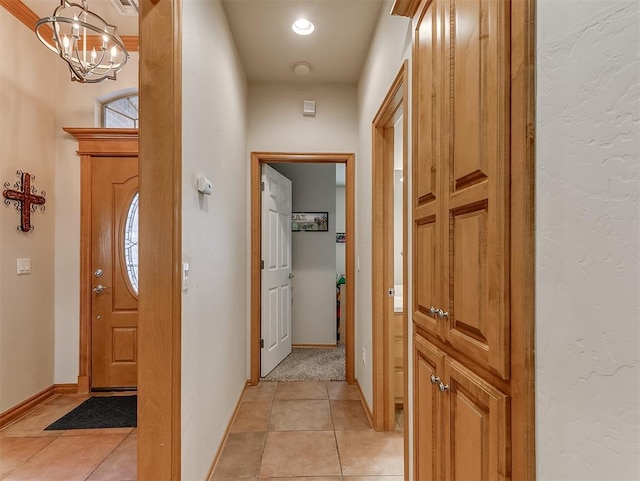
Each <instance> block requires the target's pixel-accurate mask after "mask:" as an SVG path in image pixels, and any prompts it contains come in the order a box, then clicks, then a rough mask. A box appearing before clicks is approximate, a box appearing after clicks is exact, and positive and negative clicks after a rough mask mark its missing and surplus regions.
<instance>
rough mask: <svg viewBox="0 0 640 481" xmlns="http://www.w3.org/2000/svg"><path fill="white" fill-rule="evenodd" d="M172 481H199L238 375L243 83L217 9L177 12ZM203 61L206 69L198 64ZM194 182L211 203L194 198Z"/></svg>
mask: <svg viewBox="0 0 640 481" xmlns="http://www.w3.org/2000/svg"><path fill="white" fill-rule="evenodd" d="M183 16H184V25H185V26H188V28H184V29H183V30H182V33H183V39H182V41H183V44H182V49H183V50H182V55H183V57H182V61H183V64H182V68H183V72H184V74H183V77H182V89H183V90H182V101H183V105H182V107H183V126H182V134H183V142H182V149H183V157H182V250H183V259H184V261H185V262H189V264H190V271H189V273H190V275H189V278H190V279H189V282H190V287H189V289H188V290H187V291H184V292H183V296H182V476H181V479H182V480H184V481H195V480H202V479H205V476H206V473H207V470H208V469H209V467H210V465H211V462H212V461H213V457H214V456H215V453H216V450H217V449H218V446H219V445H220V443H221V442H222V438H223V436H224V432H225V429H226V427H227V424H228V423H229V421H230V420H231V415H232V414H233V411H234V408H235V406H236V403H237V402H238V399H239V397H240V393H241V392H242V389H243V388H244V386H245V383H246V379H247V377H246V372H247V350H246V347H247V336H248V333H247V329H246V326H247V317H246V314H247V303H248V289H247V257H246V255H245V252H246V251H245V246H246V243H247V240H248V232H247V217H246V216H247V202H246V199H247V192H246V185H247V174H248V166H249V162H248V159H247V156H246V143H245V132H246V123H245V119H246V89H247V86H246V80H245V76H244V71H243V70H242V66H241V65H240V62H239V60H238V55H237V52H236V49H235V46H234V43H233V40H232V38H231V34H230V32H229V27H228V25H227V20H226V16H225V14H224V11H223V9H222V6H221V4H220V2H219V0H216V1H209V0H208V1H206V2H205V1H189V2H184V3H183ZM205 52H206V55H207V57H208V58H210V59H211V61H207V62H203V61H202V60H203V53H205ZM199 174H202V175H205V176H207V177H208V178H209V179H210V180H211V181H212V182H213V194H212V195H210V196H207V195H203V194H199V193H198V192H197V190H196V179H197V176H198V175H199Z"/></svg>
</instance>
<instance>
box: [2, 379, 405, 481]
mask: <svg viewBox="0 0 640 481" xmlns="http://www.w3.org/2000/svg"><path fill="white" fill-rule="evenodd" d="M94 395H95V394H94ZM106 395H109V394H106ZM87 398H88V396H84V395H71V394H68V395H58V396H55V397H53V398H52V399H51V400H49V401H47V402H46V403H45V404H43V405H41V406H39V407H38V408H36V409H35V410H33V411H31V412H30V413H29V414H27V415H26V416H24V417H23V418H21V419H19V420H18V421H16V422H15V423H13V424H11V425H9V426H7V427H6V428H4V429H3V430H2V431H0V453H1V456H0V480H3V481H5V480H6V481H17V480H24V481H38V480H47V481H90V480H91V481H133V480H135V479H136V438H137V432H136V431H137V430H136V429H132V428H119V429H92V430H68V431H43V429H44V428H45V427H46V426H48V425H49V424H51V423H52V422H53V421H55V420H56V419H58V418H59V417H61V416H63V415H64V414H66V413H67V412H69V411H71V410H72V409H74V408H75V407H76V406H78V405H79V404H80V403H82V402H83V401H84V400H85V399H87ZM397 429H398V431H397V432H393V433H376V432H375V431H373V429H371V424H370V421H369V419H368V418H367V415H366V412H365V410H364V408H363V405H362V402H361V400H360V395H359V392H358V389H357V387H355V386H349V385H347V384H346V383H344V382H340V381H327V382H324V381H302V382H263V383H261V384H260V385H258V386H255V387H248V388H246V390H245V392H244V395H243V397H242V401H241V403H240V405H239V408H238V412H237V415H236V418H235V420H234V422H233V424H232V425H231V428H230V430H229V437H228V439H227V441H226V443H225V445H224V446H223V448H222V450H221V454H220V459H219V460H218V463H217V466H216V469H215V471H214V473H213V477H212V478H211V479H212V480H214V481H221V480H233V479H242V480H254V481H256V480H262V479H270V480H277V479H283V478H286V479H287V480H289V481H295V480H297V479H305V480H307V481H314V480H315V481H322V480H333V481H339V480H343V481H400V480H402V479H403V476H402V473H403V436H402V432H401V431H400V426H399V425H398V426H397ZM213 455H214V453H211V456H212V457H213Z"/></svg>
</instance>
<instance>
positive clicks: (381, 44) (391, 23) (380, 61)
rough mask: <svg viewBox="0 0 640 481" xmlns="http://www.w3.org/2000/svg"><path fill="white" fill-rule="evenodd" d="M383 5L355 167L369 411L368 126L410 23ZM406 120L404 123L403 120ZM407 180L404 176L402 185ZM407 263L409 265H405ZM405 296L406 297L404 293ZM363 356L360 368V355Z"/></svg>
mask: <svg viewBox="0 0 640 481" xmlns="http://www.w3.org/2000/svg"><path fill="white" fill-rule="evenodd" d="M392 3H393V2H391V1H387V2H386V3H385V4H384V5H383V7H382V11H381V14H380V20H379V23H378V27H377V29H376V33H375V36H374V38H373V41H372V43H371V49H370V50H369V54H368V56H367V61H366V64H365V67H364V70H363V73H362V76H361V77H360V83H359V84H358V162H357V163H356V212H357V215H356V232H357V239H356V255H357V256H358V257H359V259H360V271H359V272H357V279H356V280H357V283H356V306H355V309H356V315H355V330H356V354H357V355H356V361H357V362H356V377H357V379H358V382H359V383H360V386H361V387H362V391H363V393H364V396H365V398H366V401H367V403H368V405H369V406H372V402H373V374H372V370H371V369H372V362H371V352H372V349H371V345H372V330H371V316H372V314H371V302H372V301H371V282H372V281H371V255H372V254H371V209H372V207H371V205H372V204H371V183H372V180H371V179H372V177H371V159H372V154H371V145H372V138H371V124H372V122H373V118H374V117H375V115H376V113H377V111H378V109H379V108H380V105H381V104H382V101H383V100H384V97H385V96H386V94H387V92H388V91H389V88H391V84H392V83H393V80H394V79H395V77H396V75H397V74H398V71H399V70H400V68H401V66H402V62H403V61H404V59H408V58H410V56H411V27H410V21H409V19H407V18H403V17H392V16H390V15H389V11H390V10H391V5H392ZM409 118H410V117H409ZM408 178H409V177H408V176H407V175H405V181H406V179H408ZM409 260H410V259H409ZM405 292H406V291H405ZM363 348H364V349H365V350H366V353H367V356H366V358H367V359H366V365H363V363H362V360H361V356H360V353H361V352H362V349H363Z"/></svg>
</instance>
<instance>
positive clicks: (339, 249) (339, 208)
mask: <svg viewBox="0 0 640 481" xmlns="http://www.w3.org/2000/svg"><path fill="white" fill-rule="evenodd" d="M337 167H339V166H336V168H337ZM345 193H346V192H345V187H344V186H342V187H341V186H336V232H343V233H345V231H346V228H347V223H346V210H347V209H346V207H347V200H346V197H345ZM352 242H353V240H352ZM346 245H347V244H344V243H342V244H338V243H336V274H346V272H347V269H346V266H347V264H346V262H347V259H346V256H347V251H346Z"/></svg>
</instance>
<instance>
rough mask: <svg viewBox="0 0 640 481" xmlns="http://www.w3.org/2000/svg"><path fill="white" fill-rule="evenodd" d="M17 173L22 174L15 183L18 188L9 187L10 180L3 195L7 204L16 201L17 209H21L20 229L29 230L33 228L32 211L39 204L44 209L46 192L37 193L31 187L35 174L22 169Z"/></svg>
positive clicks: (6, 183)
mask: <svg viewBox="0 0 640 481" xmlns="http://www.w3.org/2000/svg"><path fill="white" fill-rule="evenodd" d="M17 173H18V176H20V181H19V182H16V183H15V184H14V187H15V188H16V189H17V190H13V189H9V188H8V187H10V184H9V182H5V184H4V186H5V189H4V191H3V192H2V196H3V197H4V198H5V201H4V203H5V204H7V205H10V204H11V201H14V202H15V205H16V210H19V211H20V218H21V223H20V225H19V226H18V230H20V231H22V232H29V231H31V230H33V226H32V225H31V213H32V212H35V211H36V209H37V206H38V205H40V206H41V207H40V208H41V209H42V210H44V203H45V202H46V199H45V198H44V196H45V195H46V194H45V192H41V194H42V195H37V194H36V193H37V192H38V191H37V189H36V188H35V187H31V179H35V176H34V175H31V174H30V173H29V172H22V171H20V170H19V171H18V172H17Z"/></svg>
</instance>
